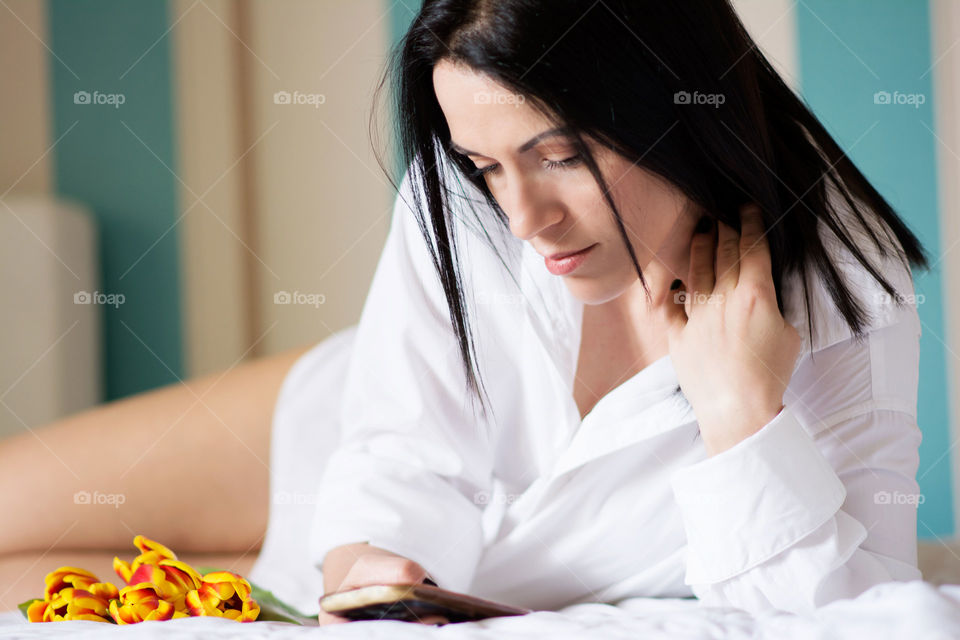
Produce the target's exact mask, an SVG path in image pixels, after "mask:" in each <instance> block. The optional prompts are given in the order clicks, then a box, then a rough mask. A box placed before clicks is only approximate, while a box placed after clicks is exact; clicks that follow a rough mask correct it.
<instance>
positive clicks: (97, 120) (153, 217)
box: [48, 0, 183, 399]
mask: <svg viewBox="0 0 960 640" xmlns="http://www.w3.org/2000/svg"><path fill="white" fill-rule="evenodd" d="M48 15H49V18H48V19H49V31H50V47H51V49H52V52H51V53H52V55H51V56H50V59H49V65H50V79H51V83H52V87H51V96H52V98H51V99H52V101H53V110H52V111H53V134H52V137H53V139H54V140H58V139H60V138H61V136H62V139H60V142H59V144H58V145H57V147H56V153H55V154H54V169H53V171H54V183H55V185H56V191H57V193H58V194H60V195H63V196H66V197H74V198H76V199H78V200H80V201H82V202H84V203H85V204H87V205H88V206H89V207H90V208H91V209H92V210H93V212H94V215H95V218H96V220H97V223H98V225H99V227H100V233H99V242H100V264H101V285H100V289H99V290H100V291H102V292H106V293H114V294H123V296H124V298H125V301H124V303H123V304H122V305H120V306H119V307H117V308H114V307H111V306H103V307H102V309H103V312H104V336H103V337H104V345H105V349H106V353H105V358H104V362H105V369H106V380H105V387H104V388H105V389H106V395H107V399H114V398H119V397H121V396H125V395H128V394H131V393H135V392H137V391H141V390H145V389H150V388H152V387H156V386H159V385H162V384H166V383H169V382H172V381H174V380H176V379H177V377H181V376H182V374H183V354H182V348H183V346H182V335H181V334H182V331H181V315H180V314H181V295H180V283H179V278H180V272H179V264H180V263H179V259H178V237H177V229H176V228H174V229H173V230H171V231H169V233H168V229H170V227H171V226H172V225H173V224H174V221H175V218H176V215H177V199H176V194H177V189H176V187H177V184H176V178H175V177H174V175H173V174H172V173H171V172H172V171H176V165H175V157H176V153H175V147H174V127H173V117H174V116H173V107H172V103H173V99H172V95H171V87H172V86H173V83H172V81H171V55H170V38H169V34H167V31H168V29H169V27H170V23H169V14H168V6H167V2H165V1H154V2H129V1H127V0H83V1H79V0H50V2H49V11H48ZM78 91H86V92H88V93H89V94H91V102H92V101H93V97H94V91H96V92H99V94H121V95H123V97H124V100H125V101H124V103H123V104H122V105H120V106H119V107H118V108H115V107H113V106H110V105H108V104H76V103H75V101H74V95H75V93H76V92H78ZM158 239H159V240H158Z"/></svg>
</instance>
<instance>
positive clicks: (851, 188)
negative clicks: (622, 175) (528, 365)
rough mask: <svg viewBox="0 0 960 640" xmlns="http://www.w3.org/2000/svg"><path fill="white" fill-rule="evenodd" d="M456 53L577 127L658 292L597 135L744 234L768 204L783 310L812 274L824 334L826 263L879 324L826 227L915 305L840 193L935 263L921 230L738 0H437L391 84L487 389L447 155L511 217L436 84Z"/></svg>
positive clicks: (845, 302) (418, 212)
mask: <svg viewBox="0 0 960 640" xmlns="http://www.w3.org/2000/svg"><path fill="white" fill-rule="evenodd" d="M441 60H447V61H450V62H454V63H458V64H463V65H466V66H467V67H469V68H470V69H472V70H475V71H477V72H480V73H482V74H485V75H487V76H488V77H490V78H491V79H493V80H494V81H495V82H497V83H498V84H500V85H502V86H504V87H505V88H508V89H510V90H511V91H514V92H516V93H517V94H518V95H523V96H524V97H525V98H526V100H527V101H528V102H529V103H530V104H531V105H532V106H533V107H534V108H536V109H538V110H539V111H540V112H542V113H543V114H545V115H547V116H548V117H549V118H550V119H551V120H552V121H554V122H556V123H558V124H559V125H561V126H563V127H565V128H567V129H569V130H570V131H572V132H573V137H572V140H571V142H572V143H573V145H574V147H575V149H576V151H577V152H578V154H579V155H580V157H581V158H582V160H583V162H584V164H585V165H586V167H587V168H589V170H590V172H591V174H592V175H593V177H594V178H595V180H596V181H597V184H598V186H599V187H600V190H601V193H603V194H604V197H605V199H606V201H607V203H608V204H609V206H610V208H611V210H612V213H613V216H614V218H615V220H616V222H617V226H618V228H619V230H620V234H621V236H622V237H623V240H624V243H625V245H626V247H627V250H628V252H629V254H630V258H631V260H632V261H633V264H634V267H635V269H636V271H637V276H638V277H639V278H640V281H641V283H642V284H643V287H644V289H645V290H646V291H647V295H648V296H649V289H648V287H647V284H646V282H645V281H644V278H643V273H642V272H641V269H640V265H639V264H638V263H637V258H636V255H634V251H633V247H632V246H631V243H630V242H629V240H628V237H627V234H626V231H625V229H624V225H623V221H622V220H621V217H620V213H619V211H618V210H617V207H616V205H615V204H614V202H613V200H612V199H611V197H610V195H609V189H608V188H607V186H606V183H605V181H604V178H603V176H602V175H601V173H600V170H599V169H598V167H597V163H596V161H595V160H594V158H593V156H592V154H591V152H590V149H589V148H588V146H587V143H586V140H585V138H587V137H590V138H592V139H593V140H595V141H597V142H599V143H600V144H601V145H603V146H605V147H607V148H609V149H611V150H613V151H615V152H617V153H619V154H621V155H622V156H624V157H626V158H627V159H628V160H630V161H633V162H636V163H637V165H638V166H641V167H642V168H644V169H646V170H647V171H650V172H652V173H654V174H657V175H658V176H660V177H662V178H664V179H666V180H667V181H669V182H670V183H672V184H673V185H675V186H676V187H677V188H678V189H679V190H680V191H682V192H683V193H684V194H685V195H686V196H687V197H688V198H689V199H690V200H691V201H692V202H693V203H695V204H697V205H699V206H700V207H702V209H703V210H704V211H705V213H706V214H707V215H709V216H711V217H715V218H716V219H719V220H721V221H723V222H724V223H726V224H728V225H730V226H731V227H733V228H734V229H737V230H739V228H740V223H739V210H740V206H741V205H743V204H745V203H747V202H754V203H756V204H758V205H759V207H760V209H761V212H762V216H763V222H764V226H765V228H766V231H767V234H766V238H767V241H768V242H769V246H770V253H771V258H772V270H773V274H772V276H773V282H774V285H775V287H776V292H777V305H778V307H779V309H780V311H781V313H782V312H783V310H784V307H783V295H782V285H783V282H784V279H785V278H786V277H787V276H788V275H789V274H791V273H794V272H798V273H799V275H800V281H801V282H802V284H803V287H804V299H805V300H806V303H807V324H808V327H809V330H810V334H811V336H812V335H813V331H814V329H813V321H812V318H811V314H810V306H811V301H810V293H809V290H808V285H807V273H808V271H809V270H811V268H812V270H814V271H815V272H816V274H815V275H819V276H820V277H821V278H822V279H823V282H824V284H825V287H826V289H827V291H829V293H830V295H831V297H832V299H833V301H834V304H835V306H836V308H837V310H838V311H839V313H840V314H841V315H842V316H843V318H844V320H845V321H846V322H847V324H848V325H849V326H850V328H851V330H852V332H853V333H854V335H855V336H856V337H857V338H858V339H862V337H863V335H864V333H865V329H864V327H865V323H866V321H867V318H865V315H866V314H865V312H864V309H863V307H862V306H861V303H860V302H859V301H858V300H857V299H856V298H855V297H854V296H853V295H852V292H851V290H850V288H849V287H848V285H847V284H846V283H845V282H844V279H843V278H842V277H841V276H840V274H839V273H838V271H837V269H836V268H835V265H834V264H833V263H832V261H831V259H830V257H829V253H828V251H827V249H826V247H825V246H824V243H823V241H822V239H821V237H820V235H819V233H818V223H822V224H824V225H825V226H826V227H827V228H828V229H829V230H830V231H831V232H832V233H833V234H834V235H835V236H836V238H837V239H838V240H839V242H841V243H842V244H843V246H845V247H846V248H847V249H848V250H849V251H850V252H851V253H852V254H853V256H854V257H855V258H856V259H857V261H858V262H859V263H861V264H862V265H863V267H864V268H865V269H866V270H867V271H868V272H869V273H870V274H871V275H872V276H873V277H874V278H875V279H876V280H877V282H878V283H880V284H881V286H882V287H883V288H884V290H886V292H887V293H888V294H889V295H891V296H893V298H894V299H895V300H896V301H897V304H901V302H902V298H901V297H900V295H899V294H898V292H896V291H895V290H894V289H893V287H892V286H891V284H890V283H889V282H887V280H886V279H885V278H884V277H883V275H882V274H881V273H879V272H878V270H877V269H876V268H875V266H874V265H873V264H871V263H870V261H869V260H867V259H866V258H865V256H864V255H863V253H862V252H861V250H860V249H859V248H858V247H857V243H856V242H855V241H854V240H853V239H852V238H851V235H850V231H851V229H852V227H850V226H849V225H851V224H852V220H843V219H841V217H840V216H839V214H838V212H837V210H836V208H835V206H834V204H833V203H831V198H830V192H831V191H834V192H836V193H837V194H838V196H839V197H842V198H843V201H844V202H846V204H847V205H848V206H849V211H850V212H851V213H852V214H853V217H854V218H855V221H856V226H857V227H858V228H861V229H863V230H864V232H865V233H866V234H867V237H869V239H870V240H871V241H872V243H873V244H874V245H875V246H876V247H877V250H878V251H879V253H880V255H881V256H883V257H887V256H889V255H890V252H891V251H893V252H894V253H895V254H896V255H897V257H898V258H899V261H900V262H901V263H902V264H903V265H904V268H907V269H909V267H908V265H907V261H909V262H910V263H912V264H913V265H915V266H919V267H923V268H926V269H928V268H929V266H928V260H927V256H926V252H925V250H924V248H923V247H922V246H921V244H920V242H919V240H918V239H917V238H916V237H915V236H914V234H913V233H912V232H911V231H910V229H909V228H908V227H907V226H906V225H905V224H904V222H903V221H902V220H901V219H900V218H899V217H898V216H897V214H896V213H895V212H894V210H893V209H892V207H891V206H890V204H889V203H887V201H886V200H885V199H884V198H883V197H882V196H881V195H880V194H879V193H878V192H877V190H876V189H875V188H874V187H873V186H872V185H871V184H870V182H869V181H868V180H867V178H866V177H865V176H864V175H863V174H862V173H861V172H860V170H859V169H858V168H857V167H856V166H855V165H854V163H853V162H852V161H851V160H850V158H848V157H847V156H846V154H845V152H844V151H843V150H842V149H841V148H840V146H839V145H838V144H837V143H836V142H835V141H834V139H833V138H832V137H831V136H830V134H829V133H828V132H827V130H826V129H825V128H824V127H823V125H822V124H821V123H820V122H819V121H818V119H817V118H816V116H815V115H814V114H813V113H812V111H811V110H810V108H809V107H808V106H807V105H806V104H805V103H804V102H803V101H802V100H801V99H800V98H799V97H798V96H797V95H796V94H794V92H793V91H792V90H791V89H790V88H789V87H788V86H787V85H786V84H785V83H784V82H783V80H782V79H781V77H780V76H779V75H778V73H777V72H776V71H775V70H774V68H773V67H772V66H771V65H770V63H769V61H768V60H767V59H766V57H764V55H763V54H762V53H761V51H760V50H759V49H758V48H757V46H756V44H755V43H754V41H753V40H752V39H751V37H750V36H749V34H748V33H747V31H746V29H745V28H744V26H743V24H742V23H741V21H740V19H739V18H738V16H737V14H736V12H735V11H734V9H733V7H732V6H731V4H730V2H729V0H697V1H696V2H663V1H662V0H603V1H602V2H597V1H593V0H425V1H424V3H423V6H422V7H421V9H420V11H419V14H418V15H417V16H416V17H415V18H414V20H413V22H412V24H411V26H410V28H409V30H408V31H407V32H406V34H405V36H404V38H403V39H402V41H401V42H400V43H399V45H398V48H397V49H396V50H395V52H394V55H393V57H392V60H391V65H390V66H389V67H388V69H387V71H386V73H385V74H384V77H383V80H382V81H381V84H380V87H379V88H378V94H379V93H380V91H381V90H382V88H383V87H384V85H385V84H387V83H388V81H389V80H390V78H394V79H395V81H396V83H397V85H396V91H395V92H394V94H393V95H394V100H395V104H394V107H395V109H394V111H395V114H394V115H395V118H396V131H397V135H398V143H399V148H400V151H401V162H402V164H403V166H405V167H408V171H409V174H408V177H409V179H411V180H412V181H413V184H414V189H413V194H414V197H413V202H412V208H413V210H414V213H415V216H416V218H417V223H418V226H419V227H420V231H421V233H422V234H423V236H424V239H425V241H426V244H427V246H428V247H429V250H430V253H431V256H432V259H433V263H434V266H435V268H436V270H437V274H438V276H439V280H440V282H441V284H442V287H443V290H444V294H445V297H446V300H447V305H448V308H449V314H450V321H451V324H452V326H453V329H454V331H455V333H456V337H457V340H458V342H459V348H460V353H461V359H462V361H463V367H464V371H465V373H466V380H467V385H468V387H469V389H470V390H471V391H472V392H473V393H474V394H475V395H476V396H477V397H480V396H481V393H482V387H483V383H482V380H481V379H480V376H479V371H478V370H477V367H476V364H477V363H476V352H475V349H474V341H473V338H472V335H471V331H470V328H469V322H468V320H469V319H468V317H467V310H466V305H465V303H464V292H463V287H462V281H461V277H460V270H459V264H460V262H459V259H458V256H457V246H456V242H455V239H454V233H453V218H452V214H451V213H450V211H449V207H448V204H449V199H450V197H451V191H450V190H449V185H447V184H445V181H444V171H443V170H442V165H443V164H444V163H445V162H446V163H447V164H452V166H453V167H456V169H458V170H459V173H460V174H462V177H463V178H465V179H467V180H468V181H469V182H471V183H472V184H473V185H474V186H475V187H476V188H477V189H479V191H480V193H482V194H483V196H484V197H485V199H486V201H487V203H488V204H489V205H490V207H491V208H492V209H493V211H494V212H495V213H496V217H497V220H498V222H499V223H500V224H502V225H503V226H504V227H507V217H506V215H505V214H504V212H503V211H502V209H500V207H499V205H498V204H497V202H496V200H495V199H494V198H493V196H492V195H491V193H490V191H489V190H488V189H487V185H486V183H485V178H484V177H482V176H479V175H477V173H476V171H475V167H474V166H473V164H472V163H471V162H470V161H469V159H468V158H466V157H465V156H463V155H461V154H459V153H457V152H455V151H454V150H452V149H451V148H450V142H451V141H450V131H449V129H448V127H447V123H446V120H445V118H444V115H443V112H442V111H441V109H440V105H439V103H438V101H437V98H436V95H435V93H434V87H433V69H434V67H435V65H436V64H437V63H438V62H440V61H441ZM704 96H706V97H707V98H706V99H704ZM711 96H712V97H713V98H712V99H711V98H710V97H711ZM718 96H722V100H721V99H719V98H718ZM718 103H720V104H718ZM381 166H384V163H383V162H382V161H381ZM458 179H459V176H458ZM394 186H396V184H395V183H394ZM418 193H419V195H418ZM868 219H869V220H870V221H871V222H870V223H868ZM877 219H880V220H882V221H883V222H884V223H886V226H885V227H884V226H883V225H881V229H882V235H884V236H886V241H887V242H883V241H881V239H880V238H879V237H878V234H877V233H875V232H874V230H873V228H872V226H873V225H872V222H873V221H875V220H877ZM480 223H481V224H482V221H480ZM891 233H892V235H893V236H894V237H895V240H896V241H897V242H898V243H899V245H900V247H899V248H897V247H896V245H895V244H894V243H893V242H892V240H893V238H891V237H890V236H891ZM888 242H889V245H888V244H887V243H888ZM891 245H892V248H891ZM481 404H483V400H482V398H481Z"/></svg>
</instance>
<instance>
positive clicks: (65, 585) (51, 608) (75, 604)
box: [20, 536, 260, 624]
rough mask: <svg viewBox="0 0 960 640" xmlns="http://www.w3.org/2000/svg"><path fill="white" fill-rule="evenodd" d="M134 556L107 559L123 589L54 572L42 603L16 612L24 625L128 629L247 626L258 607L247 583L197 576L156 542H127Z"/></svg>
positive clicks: (84, 574)
mask: <svg viewBox="0 0 960 640" xmlns="http://www.w3.org/2000/svg"><path fill="white" fill-rule="evenodd" d="M133 544H135V545H136V546H137V548H138V549H139V550H140V555H138V556H137V557H136V558H134V559H133V562H132V563H127V562H125V561H123V560H121V559H120V558H114V559H113V569H114V571H116V572H117V575H118V576H120V579H121V580H122V581H123V584H124V586H122V587H120V588H119V589H118V588H117V587H116V586H114V585H113V584H111V583H109V582H101V581H100V579H99V578H97V576H95V575H93V574H92V573H90V572H89V571H85V570H84V569H77V568H75V567H60V568H59V569H57V570H56V571H53V572H51V573H49V574H47V577H46V578H45V579H44V582H45V583H46V588H45V589H44V593H43V600H39V599H36V600H30V601H28V602H24V603H23V604H21V605H20V609H21V610H22V611H23V612H24V613H25V615H26V616H27V620H29V621H30V622H54V621H57V620H93V621H96V622H108V623H116V624H134V623H136V622H143V621H144V620H170V619H171V618H186V617H188V616H216V617H218V618H228V619H230V620H237V621H239V622H251V621H253V620H256V619H257V616H258V615H259V614H260V605H259V604H257V601H256V600H254V599H253V597H252V595H251V591H252V589H251V586H250V583H249V582H247V581H246V580H244V579H243V578H242V577H241V576H239V575H237V574H235V573H231V572H229V571H210V572H208V573H205V574H204V575H201V574H200V572H198V571H197V570H195V569H194V568H193V567H191V566H190V565H188V564H186V563H185V562H181V561H179V560H177V556H176V554H174V553H173V551H171V550H170V549H168V548H167V547H165V546H163V545H162V544H160V543H159V542H154V541H153V540H149V539H147V538H145V537H143V536H137V537H136V538H134V539H133Z"/></svg>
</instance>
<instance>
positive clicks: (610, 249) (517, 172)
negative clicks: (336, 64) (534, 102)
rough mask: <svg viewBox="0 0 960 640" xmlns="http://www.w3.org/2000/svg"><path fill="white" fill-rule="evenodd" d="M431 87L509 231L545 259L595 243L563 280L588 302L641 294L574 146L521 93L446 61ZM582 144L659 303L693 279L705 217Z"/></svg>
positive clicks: (457, 145) (614, 158)
mask: <svg viewBox="0 0 960 640" xmlns="http://www.w3.org/2000/svg"><path fill="white" fill-rule="evenodd" d="M433 84H434V90H435V92H436V95H437V100H438V101H439V103H440V107H441V108H442V109H443V114H444V117H445V118H446V121H447V125H448V126H449V129H450V136H451V141H452V143H453V145H454V149H455V150H457V151H459V152H460V153H463V154H464V155H466V156H467V157H469V158H470V160H471V161H472V162H473V163H474V165H475V166H476V167H477V169H478V170H480V171H482V172H483V176H484V180H485V181H486V183H487V186H488V187H489V189H490V192H491V193H492V194H493V196H494V197H495V198H496V200H497V203H498V204H499V205H500V207H501V208H502V209H503V211H504V212H505V213H506V214H507V217H508V219H509V221H510V231H511V233H513V235H514V236H516V237H517V238H520V239H522V240H526V241H527V242H529V243H530V244H531V246H532V247H533V248H534V249H535V250H536V251H537V252H538V253H539V254H540V255H542V256H544V257H548V256H551V255H553V254H557V253H569V252H573V251H577V250H580V249H585V248H587V247H592V248H591V249H590V250H589V251H588V252H587V253H586V254H585V256H584V259H583V260H582V261H581V262H580V263H579V266H577V267H576V268H575V269H574V270H573V271H571V272H569V273H565V274H563V275H559V276H558V277H562V278H564V281H565V283H566V285H567V287H568V289H569V290H570V292H571V293H572V294H573V295H574V296H575V297H576V298H578V299H579V300H581V301H582V302H584V303H586V304H602V303H605V302H608V301H611V300H614V299H616V298H619V297H620V296H622V295H623V294H624V293H626V292H628V291H629V292H633V293H636V292H637V291H638V290H639V291H640V292H641V293H642V287H641V285H640V282H639V279H638V278H637V273H636V270H635V269H634V267H633V263H632V262H631V260H630V256H629V254H628V253H627V248H626V246H625V245H624V243H623V238H622V236H621V235H620V233H619V230H618V228H617V224H616V220H615V219H614V217H613V212H612V211H611V210H610V207H609V206H608V204H607V202H606V200H605V199H604V197H603V195H602V193H601V191H600V188H599V187H598V185H597V183H596V181H595V180H594V178H593V175H592V174H591V173H590V171H589V170H588V169H587V167H586V164H585V163H583V162H582V161H581V160H580V158H578V157H577V154H576V151H575V150H574V147H573V145H572V143H571V141H570V140H569V139H568V138H567V137H566V136H564V135H563V134H562V132H559V131H555V130H554V128H555V125H554V124H552V123H551V122H550V121H549V120H548V119H547V118H546V117H545V116H543V115H542V114H541V113H539V112H538V111H537V110H536V109H535V108H533V106H531V105H529V104H527V103H526V102H525V101H524V99H523V97H522V96H518V95H515V94H512V93H511V92H510V91H509V90H508V89H506V88H504V87H503V86H501V85H499V84H497V83H495V82H494V81H493V80H492V79H490V78H489V77H488V76H486V75H483V74H480V73H477V72H475V71H473V70H471V69H470V68H468V67H466V66H463V65H458V64H454V63H452V62H449V61H446V60H444V61H441V62H440V63H439V64H437V66H436V67H435V69H434V74H433ZM586 141H587V144H588V145H589V146H590V149H591V151H592V152H593V154H594V158H595V159H596V161H597V163H598V165H599V167H600V170H601V172H602V174H603V176H604V179H605V180H606V182H607V185H608V187H609V188H610V195H611V196H612V198H613V201H614V203H616V205H617V209H618V210H619V212H620V215H621V217H622V219H623V223H624V227H625V228H626V231H627V235H628V237H629V238H630V242H631V243H632V245H633V250H634V252H635V254H636V257H637V262H638V263H639V264H640V267H641V269H642V270H643V274H644V278H645V279H646V280H647V284H648V286H649V287H650V289H651V295H652V297H653V300H654V305H655V306H656V305H658V304H660V303H662V301H663V300H664V299H665V297H666V295H667V291H668V290H669V286H670V283H671V282H672V281H673V279H674V278H680V279H685V278H686V277H687V265H688V263H689V241H690V237H691V235H692V233H693V228H694V226H695V225H696V221H697V219H698V218H699V214H694V213H693V212H692V207H691V205H690V201H689V200H688V199H687V198H686V197H685V196H684V195H683V194H682V193H681V192H679V191H678V190H677V189H675V188H673V187H672V186H671V185H670V184H669V183H667V182H666V181H664V180H662V179H661V178H659V177H658V176H656V175H654V174H652V173H650V172H648V171H646V170H644V169H641V168H640V167H638V166H634V165H633V163H631V162H630V161H628V160H627V159H626V158H624V157H623V156H621V155H619V154H617V153H615V152H613V151H611V150H609V149H607V148H605V147H602V146H600V145H598V144H596V143H595V142H593V141H592V140H590V139H587V140H586ZM548 266H549V265H548Z"/></svg>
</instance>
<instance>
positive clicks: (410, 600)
mask: <svg viewBox="0 0 960 640" xmlns="http://www.w3.org/2000/svg"><path fill="white" fill-rule="evenodd" d="M320 607H321V608H322V609H323V610H324V611H326V612H327V613H332V614H334V615H337V616H340V617H341V618H347V619H348V620H403V621H407V622H417V621H418V620H420V619H421V618H423V617H424V616H428V615H441V616H443V617H445V618H446V619H447V620H449V621H450V622H469V621H473V620H483V619H484V618H496V617H499V616H522V615H525V614H527V613H530V609H523V608H521V607H511V606H509V605H505V604H500V603H498V602H492V601H490V600H483V599H482V598H476V597H474V596H471V595H467V594H465V593H457V592H456V591H447V590H446V589H441V588H440V587H437V586H431V585H429V584H374V585H367V586H364V587H357V588H356V589H348V590H347V591H337V592H334V593H330V594H327V595H325V596H323V597H322V598H320Z"/></svg>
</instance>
